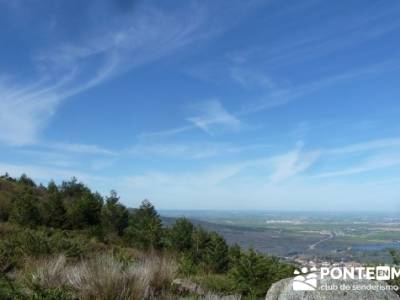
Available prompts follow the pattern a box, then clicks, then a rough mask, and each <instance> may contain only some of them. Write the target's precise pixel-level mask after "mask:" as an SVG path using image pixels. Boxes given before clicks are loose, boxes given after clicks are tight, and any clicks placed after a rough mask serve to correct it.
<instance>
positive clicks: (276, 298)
mask: <svg viewBox="0 0 400 300" xmlns="http://www.w3.org/2000/svg"><path fill="white" fill-rule="evenodd" d="M292 284H293V278H288V279H283V280H280V281H278V282H276V283H274V284H273V285H272V286H271V288H270V289H269V291H268V293H267V296H266V298H265V299H266V300H364V299H365V300H375V299H376V300H380V299H382V300H383V299H385V300H399V299H400V297H399V296H398V295H397V294H396V293H395V292H393V291H391V290H389V289H388V285H387V284H386V283H385V282H382V281H372V280H367V279H361V280H359V279H354V280H333V279H331V278H325V279H322V280H320V281H319V282H318V288H317V289H316V290H314V291H293V288H292ZM344 286H346V287H351V289H350V290H346V289H345V288H343V287H344ZM321 287H328V288H329V287H331V288H334V287H338V288H337V289H334V290H326V289H321ZM340 287H342V288H340Z"/></svg>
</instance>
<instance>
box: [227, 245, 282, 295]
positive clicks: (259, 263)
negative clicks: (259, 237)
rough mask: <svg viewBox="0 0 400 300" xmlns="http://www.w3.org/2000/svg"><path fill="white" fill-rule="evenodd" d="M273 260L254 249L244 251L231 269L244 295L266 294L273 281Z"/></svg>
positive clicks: (233, 277)
mask: <svg viewBox="0 0 400 300" xmlns="http://www.w3.org/2000/svg"><path fill="white" fill-rule="evenodd" d="M273 271H274V270H273V269H272V268H271V262H270V261H269V260H268V259H267V258H266V257H264V256H263V255H261V254H258V253H256V252H255V251H254V250H253V249H250V250H249V251H247V252H244V253H242V255H241V257H240V259H239V261H238V263H237V264H236V265H235V266H234V267H233V269H232V270H231V271H230V276H231V277H232V279H233V282H234V284H235V286H236V287H237V288H238V289H239V290H240V292H241V293H242V294H243V295H247V296H250V297H260V296H263V295H265V293H266V292H267V291H268V289H269V287H270V285H271V284H272V283H273Z"/></svg>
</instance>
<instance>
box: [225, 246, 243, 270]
mask: <svg viewBox="0 0 400 300" xmlns="http://www.w3.org/2000/svg"><path fill="white" fill-rule="evenodd" d="M241 253H242V250H241V249H240V246H239V245H238V244H234V245H232V246H230V247H229V251H228V257H229V269H231V268H233V267H234V266H235V265H236V264H237V263H238V262H239V260H240V256H241Z"/></svg>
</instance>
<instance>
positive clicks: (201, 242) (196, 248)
mask: <svg viewBox="0 0 400 300" xmlns="http://www.w3.org/2000/svg"><path fill="white" fill-rule="evenodd" d="M210 242H211V237H210V233H209V232H208V231H206V230H204V229H203V228H201V227H197V228H196V229H195V230H194V232H193V248H192V257H193V261H194V262H195V263H201V262H205V261H206V259H207V250H208V247H209V245H210Z"/></svg>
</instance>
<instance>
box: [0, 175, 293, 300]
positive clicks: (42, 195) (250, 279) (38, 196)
mask: <svg viewBox="0 0 400 300" xmlns="http://www.w3.org/2000/svg"><path fill="white" fill-rule="evenodd" d="M0 192H1V193H0V221H2V222H9V223H14V224H18V225H20V226H23V227H29V228H32V229H35V228H40V227H49V228H55V229H60V230H71V231H72V230H88V231H89V232H90V233H91V234H92V235H93V236H94V237H96V238H97V239H99V240H100V241H103V242H105V243H113V242H115V241H118V242H123V243H124V244H125V245H128V246H129V247H134V248H137V249H141V250H144V251H156V252H163V253H169V254H171V255H174V256H176V257H177V259H178V260H179V268H180V272H181V274H182V275H185V276H191V275H194V274H200V273H201V274H204V273H212V274H227V275H229V278H230V279H231V280H232V282H233V284H234V289H235V291H239V292H240V293H242V294H243V295H262V294H263V293H265V292H266V290H267V289H268V287H269V286H270V285H271V284H272V283H273V282H275V281H277V280H279V279H281V278H284V277H288V276H290V275H291V274H292V270H293V269H292V266H290V265H288V264H286V263H282V262H281V261H280V260H278V259H277V258H273V257H268V256H264V255H262V254H259V253H257V252H256V251H254V250H252V249H250V250H246V251H245V250H243V249H241V248H240V247H239V246H238V245H228V244H227V242H226V241H225V239H224V238H223V237H222V236H221V235H220V234H218V233H217V232H210V231H207V230H205V229H203V228H202V227H200V226H195V225H193V224H192V223H191V222H190V221H189V220H188V219H185V218H179V219H176V220H175V221H174V223H173V224H172V225H171V226H168V227H164V226H163V223H162V220H161V217H160V215H159V214H158V212H157V211H156V209H155V207H154V206H153V205H152V204H151V203H150V202H149V201H148V200H144V201H143V202H142V203H141V205H140V206H139V207H138V208H136V209H128V208H127V207H125V206H124V205H123V204H122V203H121V202H120V199H119V197H118V195H117V193H116V192H115V191H111V192H110V194H109V195H108V196H106V197H103V196H101V195H100V194H99V193H97V192H93V191H91V190H90V189H89V188H88V187H87V186H86V185H84V184H83V183H81V182H78V180H77V179H76V178H72V179H71V180H69V181H63V182H62V183H61V184H60V185H57V184H55V182H54V181H50V182H49V184H48V185H47V186H43V185H37V184H36V183H35V182H34V181H33V180H32V179H30V178H29V177H28V176H26V175H22V176H21V177H19V178H18V179H15V178H12V177H10V176H8V175H7V174H6V175H4V176H1V180H0Z"/></svg>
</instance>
